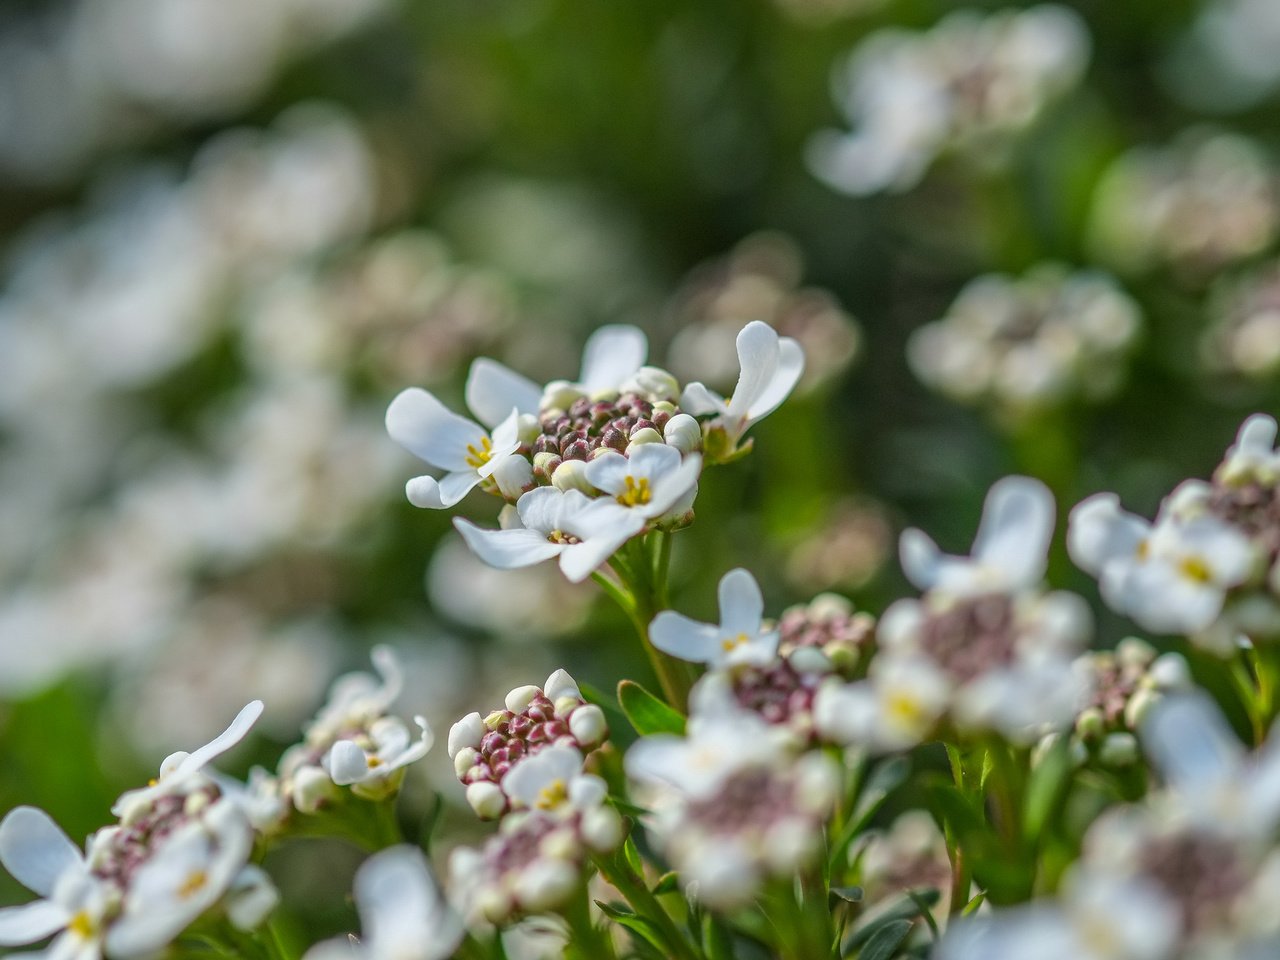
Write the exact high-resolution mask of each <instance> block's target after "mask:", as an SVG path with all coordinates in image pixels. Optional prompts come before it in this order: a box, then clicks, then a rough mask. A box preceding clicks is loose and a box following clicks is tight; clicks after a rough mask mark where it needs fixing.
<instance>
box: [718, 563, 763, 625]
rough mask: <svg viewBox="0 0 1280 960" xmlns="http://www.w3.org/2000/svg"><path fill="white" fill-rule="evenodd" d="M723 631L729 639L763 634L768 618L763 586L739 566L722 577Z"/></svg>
mask: <svg viewBox="0 0 1280 960" xmlns="http://www.w3.org/2000/svg"><path fill="white" fill-rule="evenodd" d="M717 594H718V596H719V599H720V629H721V630H723V631H724V633H725V635H726V636H730V637H736V636H737V635H738V634H740V633H745V634H746V635H747V636H749V637H753V636H755V635H756V634H757V633H759V632H760V622H761V621H762V620H763V619H764V597H762V596H761V595H760V585H759V584H758V583H756V578H755V577H753V576H752V575H751V574H750V573H749V572H748V571H746V570H744V569H742V568H741V567H738V568H737V569H735V570H730V571H729V572H728V573H726V574H725V575H724V576H723V577H721V578H720V586H719V589H718V591H717Z"/></svg>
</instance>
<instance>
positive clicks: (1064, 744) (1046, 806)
mask: <svg viewBox="0 0 1280 960" xmlns="http://www.w3.org/2000/svg"><path fill="white" fill-rule="evenodd" d="M1074 766H1075V764H1074V763H1073V762H1072V760H1071V741H1070V739H1069V738H1068V737H1060V738H1059V739H1058V742H1057V743H1055V744H1054V745H1053V746H1052V747H1050V748H1049V749H1048V750H1046V751H1045V753H1044V755H1043V756H1042V757H1040V761H1039V763H1037V764H1036V766H1035V768H1034V769H1033V770H1032V771H1031V779H1030V782H1029V783H1028V784H1027V796H1026V800H1025V801H1024V802H1023V813H1022V829H1023V836H1024V837H1025V838H1026V840H1027V841H1028V842H1029V843H1034V842H1035V841H1036V840H1037V839H1038V838H1039V837H1040V835H1041V831H1042V830H1043V829H1044V826H1045V824H1046V823H1048V822H1049V819H1050V817H1051V816H1052V814H1053V811H1054V810H1055V809H1057V807H1058V802H1059V800H1060V799H1061V797H1062V792H1063V789H1064V788H1065V787H1066V785H1067V783H1068V782H1069V781H1070V779H1071V772H1072V770H1073V769H1074Z"/></svg>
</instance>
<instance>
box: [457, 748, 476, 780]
mask: <svg viewBox="0 0 1280 960" xmlns="http://www.w3.org/2000/svg"><path fill="white" fill-rule="evenodd" d="M479 756H480V751H479V750H477V749H476V748H475V747H463V748H462V749H461V750H459V751H458V752H457V754H455V755H454V758H453V772H454V774H455V775H456V776H457V778H458V779H459V780H461V779H462V778H463V777H464V776H466V774H467V771H468V770H470V769H471V768H472V767H474V766H475V765H476V759H477V758H478V757H479Z"/></svg>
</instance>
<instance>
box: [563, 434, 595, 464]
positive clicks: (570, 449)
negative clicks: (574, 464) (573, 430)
mask: <svg viewBox="0 0 1280 960" xmlns="http://www.w3.org/2000/svg"><path fill="white" fill-rule="evenodd" d="M590 452H591V447H590V446H589V445H588V444H587V441H585V440H581V439H576V440H570V441H568V442H567V443H562V444H561V445H560V456H562V457H564V459H566V460H586V459H587V454H589V453H590Z"/></svg>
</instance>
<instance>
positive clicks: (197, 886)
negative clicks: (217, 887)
mask: <svg viewBox="0 0 1280 960" xmlns="http://www.w3.org/2000/svg"><path fill="white" fill-rule="evenodd" d="M208 882H209V875H208V874H207V873H205V872H204V871H203V870H192V871H191V872H190V873H189V874H187V879H185V880H183V881H182V885H181V886H180V887H178V896H180V897H181V898H182V899H183V900H186V899H187V898H188V897H192V896H195V895H196V894H197V893H199V892H200V891H201V890H203V889H204V886H205V884H207V883H208Z"/></svg>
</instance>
